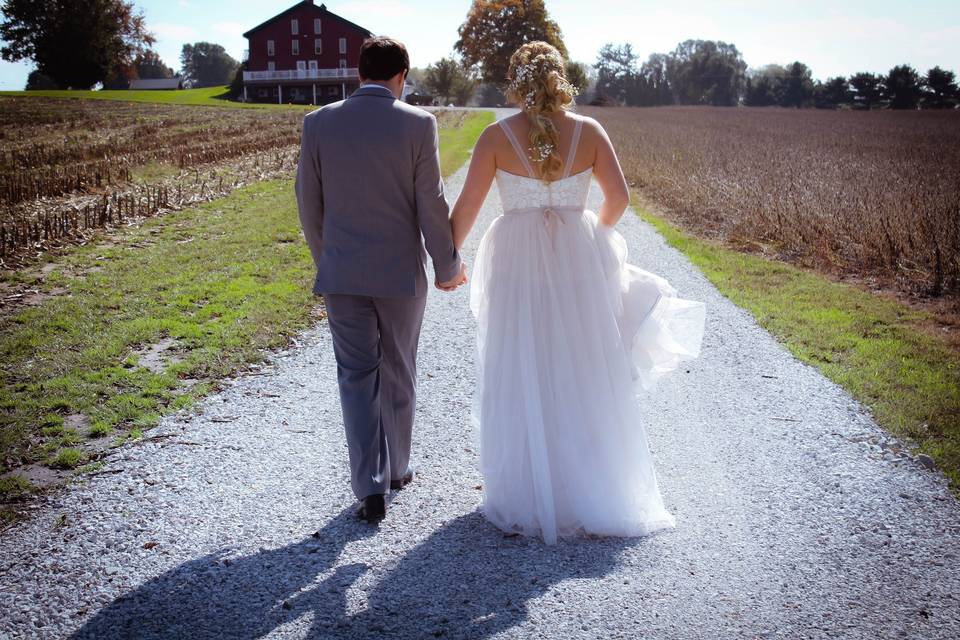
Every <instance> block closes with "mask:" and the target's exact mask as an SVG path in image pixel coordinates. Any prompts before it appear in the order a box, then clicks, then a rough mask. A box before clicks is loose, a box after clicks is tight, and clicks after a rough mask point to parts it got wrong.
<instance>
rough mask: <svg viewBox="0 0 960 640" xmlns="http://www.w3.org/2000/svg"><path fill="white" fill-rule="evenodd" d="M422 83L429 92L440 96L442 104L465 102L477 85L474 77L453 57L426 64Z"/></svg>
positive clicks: (461, 103) (460, 103)
mask: <svg viewBox="0 0 960 640" xmlns="http://www.w3.org/2000/svg"><path fill="white" fill-rule="evenodd" d="M423 83H424V84H425V85H426V87H427V89H428V90H429V91H430V93H432V94H433V95H435V96H438V97H440V98H442V99H443V102H444V104H449V103H450V102H453V103H455V104H458V105H463V104H466V103H467V102H469V100H470V98H471V97H472V96H473V92H474V90H475V89H476V87H477V79H476V77H475V76H474V75H473V74H471V73H470V71H469V70H468V69H466V68H465V67H464V66H463V65H462V64H461V63H460V62H458V61H456V60H454V59H453V58H442V59H440V60H438V61H437V62H436V63H434V64H432V65H430V66H428V67H427V70H426V72H425V73H424V76H423Z"/></svg>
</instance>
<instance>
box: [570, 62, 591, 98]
mask: <svg viewBox="0 0 960 640" xmlns="http://www.w3.org/2000/svg"><path fill="white" fill-rule="evenodd" d="M566 75H567V82H569V83H570V84H572V85H573V86H574V87H576V88H577V91H578V92H580V93H581V94H582V93H584V92H585V91H586V90H587V87H588V86H589V85H590V78H589V76H588V75H587V65H585V64H583V63H582V62H573V61H572V60H568V61H567V65H566Z"/></svg>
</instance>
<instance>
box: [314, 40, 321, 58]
mask: <svg viewBox="0 0 960 640" xmlns="http://www.w3.org/2000/svg"><path fill="white" fill-rule="evenodd" d="M313 52H314V53H315V54H317V55H320V54H321V53H323V40H321V39H320V38H317V39H316V40H314V41H313Z"/></svg>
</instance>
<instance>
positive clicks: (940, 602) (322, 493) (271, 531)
mask: <svg viewBox="0 0 960 640" xmlns="http://www.w3.org/2000/svg"><path fill="white" fill-rule="evenodd" d="M462 179H463V172H462V171H461V172H460V173H459V174H457V175H456V176H454V177H453V178H452V179H451V180H450V182H449V192H448V196H449V197H450V198H453V197H454V196H455V195H456V193H457V191H458V190H459V187H460V185H461V183H462ZM591 198H592V202H591V206H593V207H596V206H597V205H598V194H597V192H596V189H594V193H593V194H592V196H591ZM498 209H499V200H498V198H497V195H496V192H494V193H493V194H491V197H490V198H489V200H488V202H487V205H486V208H485V209H484V212H483V214H482V218H481V221H480V223H479V224H480V227H479V228H478V229H483V228H485V226H486V225H487V224H488V223H489V222H490V220H491V219H492V218H493V217H494V216H495V215H496V214H497V211H498ZM620 230H621V232H622V233H623V234H624V236H625V237H626V238H627V240H628V243H629V246H630V249H631V258H630V259H631V261H632V262H634V263H636V264H638V265H640V266H642V267H644V268H647V269H650V270H653V271H655V272H657V273H660V274H662V275H664V276H665V277H667V278H668V279H669V280H670V281H671V282H672V283H673V284H674V285H675V286H677V287H678V288H679V289H680V291H681V293H682V295H683V296H684V297H688V298H691V299H698V300H704V301H705V302H706V303H707V309H708V321H707V322H708V331H707V336H706V339H705V343H704V349H703V355H702V357H701V359H700V360H698V361H696V362H694V363H692V365H691V366H689V369H688V370H687V371H684V372H682V373H678V374H677V375H674V376H673V377H672V378H669V379H667V380H666V381H665V382H664V383H663V384H661V387H660V390H659V392H658V394H657V395H656V396H654V397H653V398H652V399H647V400H646V401H645V409H644V415H645V417H646V420H647V428H648V431H649V434H650V439H651V446H652V448H653V450H654V455H655V458H656V460H657V469H658V472H659V477H660V482H661V487H662V490H663V493H664V495H665V499H666V501H667V505H668V507H669V508H670V509H671V510H672V512H673V513H674V514H675V515H676V517H677V523H678V526H677V529H675V530H672V531H667V532H663V533H661V534H657V535H654V536H652V537H649V538H646V539H642V538H641V539H632V540H581V541H572V542H561V543H560V544H558V545H557V546H555V547H545V546H544V545H542V544H541V543H539V542H538V541H536V540H531V539H525V538H518V537H513V538H507V537H504V536H503V535H502V534H501V533H500V532H499V531H498V530H497V529H495V528H494V527H493V526H492V525H489V524H488V523H486V522H485V521H484V519H483V518H482V516H481V515H479V513H478V512H477V510H476V509H477V505H478V503H479V497H480V492H479V491H478V490H477V489H476V486H477V485H478V484H479V482H480V478H479V475H478V472H477V470H476V452H475V451H474V450H473V448H472V444H471V442H472V439H471V436H470V433H469V428H470V427H469V409H470V394H471V390H472V388H473V380H472V376H473V364H472V354H473V337H474V336H473V330H474V324H473V319H472V317H471V315H470V312H469V310H468V304H467V302H468V292H467V290H466V289H462V290H460V291H458V292H456V293H455V294H451V295H444V294H441V293H439V292H436V291H434V292H432V293H431V294H430V299H429V304H428V309H427V317H426V321H425V326H424V332H423V340H422V342H421V361H420V385H421V386H420V399H421V402H420V405H419V413H418V424H417V427H416V430H415V434H414V463H415V464H416V465H417V467H418V475H417V477H416V479H415V481H414V483H413V484H412V485H410V486H409V487H408V488H407V489H405V490H403V491H401V492H398V493H395V494H393V501H392V503H391V504H390V507H389V512H388V517H387V519H386V520H385V521H384V522H383V524H382V525H381V527H380V529H379V531H375V530H374V529H372V528H370V527H368V526H366V525H364V524H361V523H359V522H357V521H356V520H355V519H354V517H353V508H354V503H353V498H352V495H351V493H350V489H349V481H348V475H347V465H346V460H345V459H346V447H345V443H344V438H343V434H342V427H341V424H340V409H339V404H338V396H337V391H336V383H335V369H334V366H335V365H334V359H333V353H332V350H331V345H330V337H329V332H328V330H327V328H326V326H325V325H320V326H318V327H316V328H315V329H313V330H311V331H308V332H306V333H305V334H303V335H302V336H301V339H300V344H299V346H297V347H295V348H293V349H291V350H290V351H288V352H281V353H278V354H276V355H275V357H273V358H272V359H271V361H270V363H269V364H268V365H267V366H265V367H264V368H263V370H262V371H261V373H260V375H249V376H244V377H242V378H239V379H236V380H233V381H232V382H231V383H230V386H229V387H228V388H227V389H226V390H225V391H224V392H223V393H221V394H219V395H217V396H214V397H211V398H208V399H207V400H206V401H205V402H204V403H203V404H202V407H201V408H202V415H181V416H173V417H169V418H167V419H165V420H164V421H163V422H162V423H161V425H160V426H159V427H157V428H156V429H154V430H152V431H150V432H149V433H148V434H147V438H146V440H145V441H144V442H142V443H139V444H133V445H129V446H125V447H123V448H121V449H120V450H118V451H116V452H115V453H114V454H112V455H111V457H110V459H109V461H108V464H107V466H106V468H105V473H102V474H101V475H97V476H95V477H91V478H89V479H88V480H84V481H83V482H81V483H79V484H77V485H75V486H74V487H73V488H72V489H70V490H69V491H64V492H61V493H60V494H59V495H56V496H53V497H50V498H48V499H47V500H46V501H45V502H44V503H43V504H42V505H41V506H40V507H39V508H38V509H37V511H36V513H35V515H34V516H33V517H32V518H31V519H30V520H28V521H25V522H23V523H21V524H19V525H18V526H16V527H15V528H14V529H12V530H10V531H8V532H7V533H6V534H5V535H4V537H3V539H2V540H0V600H2V604H0V637H4V638H7V637H9V638H21V637H37V638H57V637H76V638H113V637H127V638H191V639H192V638H214V637H223V638H259V637H270V638H305V637H316V638H323V637H331V638H335V637H351V638H365V637H395V638H419V637H426V638H433V637H444V638H447V637H449V638H485V637H504V638H506V637H510V638H529V637H539V638H636V637H640V636H643V637H650V638H684V639H686V638H761V637H762V638H773V637H782V638H821V637H845V638H895V637H909V638H956V637H957V636H958V633H960V574H958V571H957V566H958V564H960V563H958V558H957V554H958V552H960V507H958V503H957V501H956V500H955V499H954V498H953V497H952V496H951V495H950V494H949V493H948V491H947V489H946V484H945V481H944V479H943V477H942V475H940V474H939V473H936V472H930V471H927V470H925V469H924V468H923V467H922V465H920V464H919V463H918V462H916V461H913V460H911V459H910V458H909V457H906V456H903V455H898V454H897V453H895V451H896V443H895V442H894V441H893V440H892V439H890V438H889V437H887V436H885V435H884V433H883V432H882V431H881V430H880V429H879V428H878V427H877V426H876V425H875V424H874V423H873V422H872V421H871V419H870V418H869V417H868V416H867V415H865V413H864V412H863V411H862V409H861V408H860V407H859V406H858V405H857V404H856V403H855V402H854V401H853V400H851V399H850V398H849V397H848V396H847V394H845V393H844V392H843V391H842V390H841V389H839V388H838V387H837V386H835V385H834V384H832V383H831V382H829V381H827V380H826V379H824V378H823V377H822V376H821V375H819V374H818V373H817V372H816V371H815V370H814V369H812V368H810V367H808V366H806V365H804V364H801V363H799V362H798V361H796V360H795V359H794V358H793V357H791V356H790V355H789V354H788V353H787V351H786V350H785V349H784V348H782V347H781V346H780V345H778V343H776V342H775V341H774V340H773V339H772V338H771V337H770V336H769V335H768V334H767V333H765V332H764V331H763V330H761V329H760V328H759V327H758V326H757V325H756V324H755V323H754V321H753V320H752V319H751V317H750V316H749V315H748V314H747V313H746V312H744V311H742V310H740V309H739V308H737V307H735V306H734V305H733V304H731V303H730V302H728V301H727V300H726V299H724V298H723V297H722V296H720V294H719V293H717V291H716V290H715V289H714V288H713V287H712V286H711V285H710V284H709V283H708V282H707V280H706V279H705V278H704V277H703V276H702V275H701V274H700V273H699V272H697V271H696V269H694V268H693V267H692V266H691V265H690V264H689V263H688V262H687V261H686V259H685V258H683V257H682V256H681V255H680V254H678V253H677V252H675V251H673V250H672V249H670V248H668V247H666V246H665V244H664V242H663V241H662V239H661V238H660V237H659V236H658V235H656V234H655V233H654V232H653V231H652V230H651V228H649V227H648V226H647V225H645V224H643V223H642V222H640V221H639V219H637V218H636V217H635V216H633V215H626V216H625V217H624V221H623V222H622V223H621V226H620ZM479 236H480V233H479V230H478V232H475V233H474V236H473V238H472V241H471V246H470V247H469V248H468V251H467V255H468V257H469V256H470V255H472V252H473V249H474V248H475V247H476V243H477V241H478V239H479ZM114 472H116V473H114Z"/></svg>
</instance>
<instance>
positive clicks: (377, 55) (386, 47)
mask: <svg viewBox="0 0 960 640" xmlns="http://www.w3.org/2000/svg"><path fill="white" fill-rule="evenodd" d="M409 70H410V55H409V54H408V53H407V48H406V47H405V46H403V43H402V42H400V41H399V40H394V39H393V38H388V37H386V36H374V37H373V38H367V39H366V40H364V41H363V45H362V46H361V47H360V69H359V71H360V77H361V78H363V79H364V80H389V79H390V78H392V77H393V76H395V75H397V74H398V73H400V72H407V71H409Z"/></svg>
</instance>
